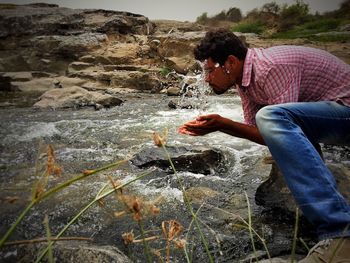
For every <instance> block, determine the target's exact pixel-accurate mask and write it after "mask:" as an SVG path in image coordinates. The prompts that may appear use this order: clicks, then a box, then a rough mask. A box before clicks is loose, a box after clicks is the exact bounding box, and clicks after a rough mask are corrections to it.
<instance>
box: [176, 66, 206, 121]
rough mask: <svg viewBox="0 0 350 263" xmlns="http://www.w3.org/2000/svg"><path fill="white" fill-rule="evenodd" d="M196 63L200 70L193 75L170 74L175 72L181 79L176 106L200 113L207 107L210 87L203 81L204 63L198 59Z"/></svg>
mask: <svg viewBox="0 0 350 263" xmlns="http://www.w3.org/2000/svg"><path fill="white" fill-rule="evenodd" d="M197 63H198V64H199V65H200V67H201V70H199V71H195V72H194V75H188V76H185V75H182V74H178V73H175V72H172V73H170V74H176V76H178V77H180V78H181V79H182V81H181V94H182V96H181V97H180V98H179V100H178V103H177V104H178V106H179V107H180V108H191V109H195V110H198V113H199V114H201V113H202V112H203V111H205V110H206V109H207V108H208V107H209V100H208V96H209V94H210V93H211V88H210V86H209V84H208V83H207V82H206V81H205V70H204V63H203V62H200V61H197Z"/></svg>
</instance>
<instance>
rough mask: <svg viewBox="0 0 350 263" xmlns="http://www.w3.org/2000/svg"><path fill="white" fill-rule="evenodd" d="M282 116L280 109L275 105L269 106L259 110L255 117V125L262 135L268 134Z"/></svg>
mask: <svg viewBox="0 0 350 263" xmlns="http://www.w3.org/2000/svg"><path fill="white" fill-rule="evenodd" d="M282 115H284V114H283V112H282V110H281V108H280V107H278V106H276V105H269V106H265V107H263V108H261V109H260V110H259V111H258V112H257V114H256V115H255V120H256V125H257V126H258V128H259V131H260V133H261V134H262V135H264V134H269V132H270V131H271V130H272V129H273V128H274V126H275V125H274V124H277V123H279V122H280V120H281V116H282Z"/></svg>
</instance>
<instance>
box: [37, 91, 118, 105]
mask: <svg viewBox="0 0 350 263" xmlns="http://www.w3.org/2000/svg"><path fill="white" fill-rule="evenodd" d="M122 102H123V101H122V100H120V99H118V98H116V97H114V96H111V95H108V94H101V93H98V92H94V91H87V90H85V89H83V88H81V87H78V86H72V87H67V88H57V89H52V90H49V91H47V92H45V93H44V94H43V95H42V96H41V97H40V100H39V101H38V102H37V103H35V104H34V107H38V108H52V109H57V108H80V107H84V106H94V107H97V108H98V107H100V105H102V106H103V107H112V106H117V105H120V104H121V103H122Z"/></svg>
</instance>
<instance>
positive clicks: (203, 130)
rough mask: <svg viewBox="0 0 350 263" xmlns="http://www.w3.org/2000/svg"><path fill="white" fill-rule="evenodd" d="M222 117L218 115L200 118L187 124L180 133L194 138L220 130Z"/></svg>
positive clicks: (180, 129) (181, 128) (179, 130)
mask: <svg viewBox="0 0 350 263" xmlns="http://www.w3.org/2000/svg"><path fill="white" fill-rule="evenodd" d="M221 122H222V117H221V116H220V115H218V114H209V115H202V116H198V117H197V118H196V119H195V120H192V121H189V122H186V123H185V124H184V125H182V126H181V127H180V128H179V129H178V132H179V133H182V134H187V135H192V136H202V135H205V134H208V133H211V132H215V131H218V130H220V128H221Z"/></svg>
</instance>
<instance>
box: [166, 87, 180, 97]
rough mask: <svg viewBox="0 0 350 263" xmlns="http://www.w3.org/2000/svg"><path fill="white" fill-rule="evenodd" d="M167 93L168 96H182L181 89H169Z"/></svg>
mask: <svg viewBox="0 0 350 263" xmlns="http://www.w3.org/2000/svg"><path fill="white" fill-rule="evenodd" d="M166 93H167V95H168V96H179V95H181V89H180V88H179V87H169V88H167V90H166Z"/></svg>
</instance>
